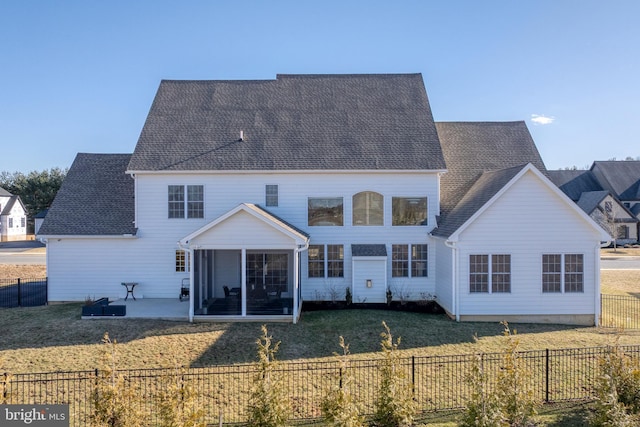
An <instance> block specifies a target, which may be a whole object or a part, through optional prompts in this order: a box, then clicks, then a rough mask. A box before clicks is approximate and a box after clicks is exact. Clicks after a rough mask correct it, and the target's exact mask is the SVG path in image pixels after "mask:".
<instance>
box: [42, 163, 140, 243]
mask: <svg viewBox="0 0 640 427" xmlns="http://www.w3.org/2000/svg"><path fill="white" fill-rule="evenodd" d="M130 159H131V155H130V154H85V153H80V154H78V155H77V156H76V158H75V160H74V162H73V164H72V165H71V168H70V169H69V172H68V173H67V176H66V178H65V180H64V181H63V183H62V186H61V187H60V190H59V191H58V194H57V195H56V197H55V199H54V201H53V203H52V205H51V207H50V208H49V212H48V214H47V216H46V218H45V219H44V222H43V223H42V227H40V230H39V233H38V234H39V235H41V236H58V235H89V236H109V235H128V234H135V233H136V229H135V227H134V224H133V221H134V199H133V197H134V180H133V178H132V177H131V176H129V175H127V174H125V170H126V168H127V165H128V163H129V160H130Z"/></svg>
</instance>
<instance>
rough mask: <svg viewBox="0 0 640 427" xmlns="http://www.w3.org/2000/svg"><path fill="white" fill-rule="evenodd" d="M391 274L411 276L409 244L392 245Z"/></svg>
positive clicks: (394, 275) (393, 275)
mask: <svg viewBox="0 0 640 427" xmlns="http://www.w3.org/2000/svg"><path fill="white" fill-rule="evenodd" d="M391 276H392V277H409V246H408V245H392V246H391Z"/></svg>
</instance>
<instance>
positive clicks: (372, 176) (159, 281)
mask: <svg viewBox="0 0 640 427" xmlns="http://www.w3.org/2000/svg"><path fill="white" fill-rule="evenodd" d="M266 184H276V185H278V190H279V197H278V201H279V206H277V207H269V208H267V209H268V210H269V211H270V212H272V213H273V214H275V215H277V216H279V217H280V218H282V219H284V220H285V221H287V222H289V223H290V224H292V225H294V226H296V227H297V228H299V229H302V230H304V231H306V232H307V233H308V234H309V235H310V236H311V239H310V243H311V244H323V245H326V244H342V245H344V246H345V259H344V266H345V275H344V276H345V277H344V278H337V279H309V278H308V273H307V256H306V252H303V253H302V260H301V267H302V271H301V277H302V285H301V287H302V295H303V299H307V300H313V299H314V298H315V295H317V294H318V293H323V294H327V293H328V292H329V290H330V288H331V287H335V288H336V289H342V290H344V289H346V287H347V286H350V285H351V283H352V273H351V244H354V243H357V244H381V243H384V244H386V245H387V251H388V253H389V254H390V251H391V245H392V244H425V243H429V239H428V237H427V233H428V232H429V231H430V230H431V229H432V228H433V226H434V224H435V215H436V214H438V210H439V201H438V198H437V195H438V189H437V185H438V179H437V174H436V173H394V174H390V173H305V174H302V173H301V174H279V173H273V174H233V173H228V174H179V173H176V174H158V175H152V174H149V175H146V174H137V175H136V221H137V223H136V226H137V227H138V234H137V238H135V239H62V240H61V241H60V242H58V241H57V239H51V240H50V242H49V245H48V251H49V254H50V256H49V261H48V262H49V267H50V268H49V270H50V273H49V275H50V278H51V283H52V286H51V289H52V291H51V300H82V299H84V297H86V296H87V295H90V294H94V293H95V296H112V295H114V294H115V295H119V294H120V292H119V291H120V288H121V286H120V282H122V281H138V282H140V286H139V288H136V293H138V292H140V294H141V295H144V296H145V297H154V298H174V297H175V298H177V297H178V294H179V289H180V282H181V279H182V278H183V277H187V276H188V274H187V273H176V272H175V250H176V249H178V246H177V242H178V241H179V240H180V239H182V238H184V237H186V236H188V235H189V234H191V233H193V232H194V231H196V230H199V229H200V228H201V227H203V226H205V225H206V224H208V223H209V222H211V221H213V220H214V219H216V218H218V217H220V216H221V215H223V214H225V213H226V212H228V211H230V210H231V209H233V208H235V207H236V206H238V205H239V204H241V203H255V204H258V205H260V206H263V207H264V206H265V185H266ZM169 185H203V186H204V203H205V208H204V218H202V219H169V218H168V202H167V191H168V186H169ZM361 191H375V192H378V193H380V194H382V195H383V196H384V207H385V213H384V216H385V220H384V225H383V226H359V227H354V226H352V225H351V224H352V215H351V198H352V196H353V195H354V194H356V193H358V192H361ZM394 196H396V197H417V196H422V197H424V196H426V197H427V198H428V225H427V226H415V227H413V226H412V227H392V226H391V198H392V197H394ZM308 197H343V199H344V226H342V227H309V226H307V198H308ZM245 216H246V217H248V215H247V214H243V215H241V216H238V218H235V219H233V220H232V222H230V223H229V224H228V225H230V226H231V225H233V227H229V228H227V225H226V224H224V222H223V223H222V224H219V226H220V227H216V228H215V230H216V233H220V236H223V238H224V239H229V242H232V243H231V246H235V247H238V245H237V243H238V242H248V243H251V244H252V245H253V246H254V247H256V245H257V246H264V247H265V248H266V247H272V246H271V245H270V243H271V244H272V245H279V244H281V243H282V239H283V236H282V234H278V233H276V234H273V230H271V229H269V228H264V229H261V231H260V232H255V227H243V226H242V224H241V221H243V218H244V217H245ZM239 229H240V230H243V231H242V232H241V233H239V232H238V230H239ZM233 230H235V232H232V231H233ZM216 238H218V236H217V235H216ZM388 258H389V261H388V263H389V264H388V266H387V271H388V273H387V274H388V275H390V274H391V273H390V272H391V268H390V262H391V257H390V256H389V257H388ZM434 262H435V251H433V250H432V248H431V247H430V248H429V277H427V278H420V279H411V281H410V286H411V287H412V291H414V292H415V294H416V295H419V293H420V292H434V291H435V279H434V277H435V274H432V273H433V272H434V267H433V265H434ZM388 280H389V281H390V282H392V281H391V277H388ZM105 293H108V294H109V295H102V294H105ZM341 293H344V292H341Z"/></svg>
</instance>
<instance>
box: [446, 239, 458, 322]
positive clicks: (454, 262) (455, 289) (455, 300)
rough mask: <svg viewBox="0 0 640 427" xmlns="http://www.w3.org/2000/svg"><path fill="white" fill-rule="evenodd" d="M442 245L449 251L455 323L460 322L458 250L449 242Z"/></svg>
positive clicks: (454, 244)
mask: <svg viewBox="0 0 640 427" xmlns="http://www.w3.org/2000/svg"><path fill="white" fill-rule="evenodd" d="M444 245H445V246H446V247H448V248H450V249H451V251H452V254H451V268H452V270H453V274H452V281H453V286H451V288H452V289H451V291H452V293H453V294H452V298H453V307H454V308H453V309H454V311H455V313H454V315H455V316H456V322H459V321H460V297H459V294H460V292H459V291H458V248H457V247H456V242H453V241H451V240H445V241H444Z"/></svg>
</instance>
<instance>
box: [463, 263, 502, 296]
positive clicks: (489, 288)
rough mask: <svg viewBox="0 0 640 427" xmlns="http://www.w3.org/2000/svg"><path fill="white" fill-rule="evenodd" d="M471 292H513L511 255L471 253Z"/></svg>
mask: <svg viewBox="0 0 640 427" xmlns="http://www.w3.org/2000/svg"><path fill="white" fill-rule="evenodd" d="M469 292H471V293H482V292H490V293H507V292H511V255H508V254H499V255H485V254H480V255H469Z"/></svg>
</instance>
